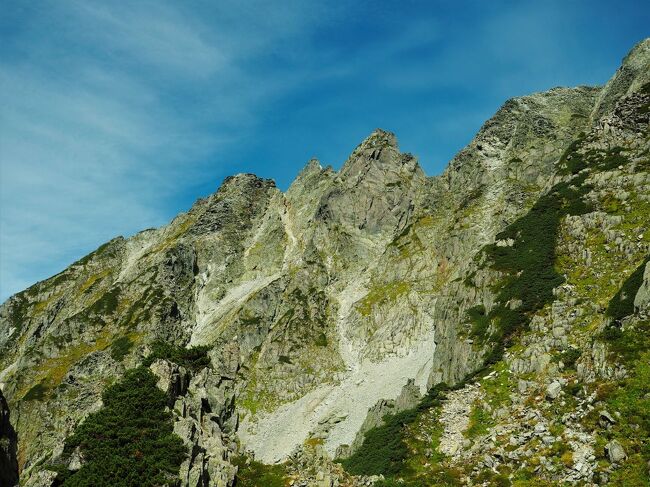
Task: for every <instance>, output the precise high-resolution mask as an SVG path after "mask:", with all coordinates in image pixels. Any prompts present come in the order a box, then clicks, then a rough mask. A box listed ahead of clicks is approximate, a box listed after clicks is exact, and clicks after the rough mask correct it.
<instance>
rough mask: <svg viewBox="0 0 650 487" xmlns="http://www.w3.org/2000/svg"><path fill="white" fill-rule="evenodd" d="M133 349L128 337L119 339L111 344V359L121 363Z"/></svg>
mask: <svg viewBox="0 0 650 487" xmlns="http://www.w3.org/2000/svg"><path fill="white" fill-rule="evenodd" d="M132 348H133V342H132V341H131V339H130V338H129V337H128V336H124V337H120V338H118V339H117V340H115V341H114V342H113V343H112V344H111V349H110V350H111V357H112V358H113V360H115V361H116V362H121V361H122V359H124V357H126V356H127V355H128V354H129V352H130V351H131V349H132Z"/></svg>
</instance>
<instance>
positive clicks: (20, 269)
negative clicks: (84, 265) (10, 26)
mask: <svg viewBox="0 0 650 487" xmlns="http://www.w3.org/2000/svg"><path fill="white" fill-rule="evenodd" d="M293 7H294V8H293V9H288V8H285V9H283V10H281V11H279V10H277V9H269V7H268V6H265V5H264V3H262V2H260V3H257V4H255V3H246V2H242V3H239V2H234V3H233V4H231V5H226V4H220V6H219V7H218V8H212V7H210V8H204V9H196V10H192V9H190V8H185V7H184V6H183V4H176V3H161V2H134V3H130V4H128V5H127V4H123V3H121V2H109V3H106V2H90V1H83V2H82V1H78V2H76V1H71V2H58V3H53V4H48V5H41V6H39V7H38V8H35V7H31V6H27V7H24V8H23V9H22V11H20V12H16V17H17V20H19V21H20V24H21V25H20V26H18V29H17V30H16V31H15V32H14V33H12V34H11V35H12V37H13V38H12V39H11V40H12V41H13V44H14V46H16V47H14V52H12V53H11V54H12V56H7V57H3V61H1V62H0V87H1V89H0V106H1V107H2V109H1V110H2V112H1V119H0V164H1V166H0V171H1V176H0V179H1V181H0V230H1V236H0V299H4V298H6V297H8V295H9V294H11V293H13V292H16V291H18V290H20V289H22V288H24V287H25V286H27V285H28V284H30V283H32V282H34V281H35V280H38V279H42V278H45V277H48V276H49V275H51V274H53V273H54V272H57V271H59V270H61V268H62V267H64V266H65V265H66V264H68V263H70V262H71V261H72V260H74V259H76V258H78V257H80V256H81V255H82V254H83V253H85V252H88V251H89V250H92V248H94V247H96V246H97V245H99V244H100V243H101V242H103V241H105V240H108V239H109V238H112V237H113V236H115V235H117V234H124V233H126V234H130V233H133V232H135V231H137V230H139V229H142V228H146V227H150V226H154V225H159V224H161V223H163V222H164V221H165V220H166V219H168V218H169V216H170V214H169V207H168V203H169V200H170V199H173V197H174V196H175V194H177V193H178V192H179V191H182V190H183V189H184V188H185V187H186V186H188V185H192V184H195V183H196V182H197V181H198V180H199V178H200V176H201V174H202V172H203V171H204V170H205V168H206V164H208V163H210V164H215V163H217V164H220V165H221V166H222V167H221V168H220V169H216V170H215V168H214V167H212V168H210V169H211V173H212V174H219V173H225V172H226V171H227V165H226V163H225V162H224V161H223V160H220V159H219V158H218V157H215V155H216V154H218V153H219V151H220V150H222V149H223V148H224V147H226V146H227V145H228V144H229V143H232V142H233V141H234V140H236V139H237V137H240V136H242V135H243V134H244V132H243V129H244V128H245V127H252V126H253V125H254V124H255V122H256V115H255V110H256V106H258V105H260V104H263V103H264V101H265V100H268V97H270V96H273V95H274V94H276V93H279V92H281V91H283V90H286V89H289V88H290V86H291V84H292V83H295V82H299V74H297V73H291V74H288V75H286V76H284V75H282V74H281V73H280V74H279V75H278V76H275V77H273V78H272V79H268V80H260V79H256V73H255V72H254V70H252V69H248V68H247V66H246V65H247V63H252V62H254V60H255V58H256V57H259V56H264V55H266V53H267V52H269V51H272V50H273V49H274V46H275V44H276V43H281V42H285V40H286V39H287V38H289V37H291V36H295V35H297V34H299V33H300V31H301V29H305V28H309V25H310V21H309V19H315V17H314V15H316V12H315V11H314V10H313V9H312V10H310V9H309V8H308V6H307V5H306V4H300V3H299V2H295V3H294V4H293ZM199 12H202V13H203V14H204V15H207V16H208V18H204V17H202V15H201V14H200V13H199ZM7 40H9V39H7ZM215 182H216V181H215Z"/></svg>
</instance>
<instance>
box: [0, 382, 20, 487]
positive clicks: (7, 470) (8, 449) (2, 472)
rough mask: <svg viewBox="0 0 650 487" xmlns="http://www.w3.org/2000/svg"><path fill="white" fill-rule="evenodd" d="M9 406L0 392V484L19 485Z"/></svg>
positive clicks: (15, 441) (14, 438) (15, 439)
mask: <svg viewBox="0 0 650 487" xmlns="http://www.w3.org/2000/svg"><path fill="white" fill-rule="evenodd" d="M9 419H10V415H9V406H8V405H7V401H6V399H5V398H4V396H3V395H2V391H0V484H2V485H7V486H10V487H11V486H13V485H17V484H18V462H17V461H16V447H17V443H18V442H17V438H16V431H15V430H14V428H13V426H12V425H11V422H10V421H9Z"/></svg>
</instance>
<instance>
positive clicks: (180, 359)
mask: <svg viewBox="0 0 650 487" xmlns="http://www.w3.org/2000/svg"><path fill="white" fill-rule="evenodd" d="M209 350H210V347H208V346H198V347H190V348H185V347H181V346H178V345H172V344H170V343H167V342H162V341H157V342H154V343H153V344H152V345H151V353H150V354H149V355H148V356H147V358H145V359H144V361H143V362H142V365H144V366H145V367H149V366H150V365H151V364H152V363H154V362H155V361H156V360H158V359H162V360H169V361H170V362H174V363H175V364H178V365H180V366H182V367H185V368H186V369H188V370H193V371H198V370H201V369H202V368H204V367H207V366H209V365H210V357H208V351H209Z"/></svg>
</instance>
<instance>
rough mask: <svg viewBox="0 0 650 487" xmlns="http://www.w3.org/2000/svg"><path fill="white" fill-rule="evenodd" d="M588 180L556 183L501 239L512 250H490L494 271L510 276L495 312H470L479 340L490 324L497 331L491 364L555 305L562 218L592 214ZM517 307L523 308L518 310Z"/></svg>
mask: <svg viewBox="0 0 650 487" xmlns="http://www.w3.org/2000/svg"><path fill="white" fill-rule="evenodd" d="M586 177H587V176H586V175H584V174H583V175H579V176H577V177H574V178H573V179H572V180H571V181H569V182H562V183H558V184H556V185H555V186H554V187H553V188H552V189H551V190H550V191H549V192H548V193H547V194H545V195H543V196H542V197H540V198H539V200H538V201H537V202H536V203H535V204H534V205H533V207H532V208H531V209H530V211H529V212H528V213H526V214H525V215H524V216H523V217H521V218H519V219H518V220H516V221H515V222H514V223H512V224H511V225H509V226H508V227H507V228H506V229H505V230H504V231H503V232H501V233H500V234H499V235H497V239H498V240H506V239H512V240H513V241H514V244H513V245H512V246H504V247H499V246H497V245H496V244H493V245H488V246H487V247H485V252H486V254H487V256H488V257H489V259H490V261H491V265H492V268H494V269H495V270H498V271H500V272H502V273H504V275H505V277H504V278H503V279H502V280H501V282H500V283H499V284H498V285H497V286H496V290H497V292H498V295H497V304H496V306H495V307H494V308H493V309H492V310H491V311H490V313H489V314H488V315H487V316H483V315H482V314H481V310H482V309H481V308H480V307H475V308H472V309H470V310H469V313H468V315H469V318H470V320H471V321H472V324H473V332H474V333H475V334H476V335H478V336H479V337H480V334H481V333H485V332H486V331H487V330H488V326H489V324H490V323H494V324H495V329H496V331H495V332H494V333H493V334H492V336H490V337H489V339H490V341H491V342H492V343H493V348H492V352H491V354H490V356H488V358H487V363H488V364H489V363H495V362H497V361H498V360H500V358H501V356H502V354H503V350H504V348H505V347H507V346H509V345H510V342H511V341H512V337H513V336H514V335H515V334H516V333H517V332H518V331H519V330H521V329H524V328H525V327H526V326H527V325H528V322H529V321H530V317H531V316H532V314H533V313H535V312H536V311H538V310H540V309H542V308H543V307H544V306H545V305H546V304H548V303H550V302H552V301H553V289H554V288H555V287H557V286H559V285H560V284H562V283H563V282H564V278H563V276H561V275H560V274H558V273H557V271H556V270H555V261H556V252H555V245H556V242H557V239H558V236H559V231H560V223H561V221H562V218H563V217H565V216H567V215H581V214H584V213H587V212H588V211H590V207H589V206H588V205H587V204H586V203H585V202H584V201H583V196H584V195H585V194H586V193H587V192H588V191H589V190H590V189H591V188H590V186H589V185H587V184H585V182H584V181H585V179H586ZM513 303H519V304H518V306H515V307H513V306H512V304H513ZM513 308H514V309H513Z"/></svg>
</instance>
